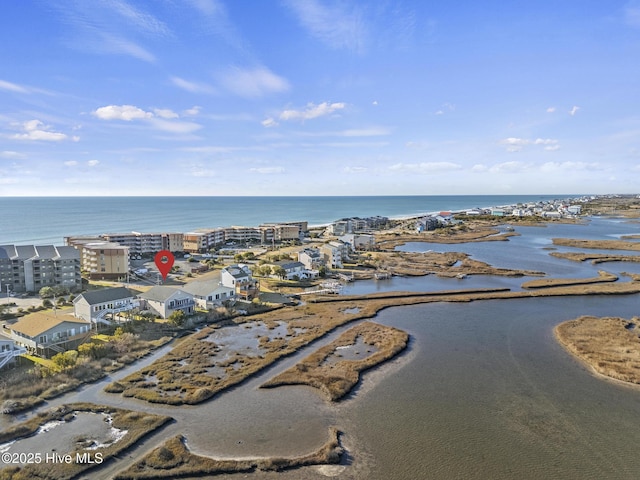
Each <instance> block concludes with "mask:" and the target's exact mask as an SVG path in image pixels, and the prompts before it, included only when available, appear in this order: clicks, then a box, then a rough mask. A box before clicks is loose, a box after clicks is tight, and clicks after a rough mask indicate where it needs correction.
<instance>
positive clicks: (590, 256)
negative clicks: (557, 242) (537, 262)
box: [549, 252, 640, 265]
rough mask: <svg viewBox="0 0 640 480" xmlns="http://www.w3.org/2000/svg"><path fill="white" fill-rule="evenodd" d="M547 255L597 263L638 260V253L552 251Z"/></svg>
mask: <svg viewBox="0 0 640 480" xmlns="http://www.w3.org/2000/svg"><path fill="white" fill-rule="evenodd" d="M549 255H551V256H552V257H556V258H564V259H565V260H571V261H573V262H586V261H588V260H591V263H592V264H594V265H597V264H598V263H605V262H640V255H607V254H604V253H574V252H552V253H550V254H549Z"/></svg>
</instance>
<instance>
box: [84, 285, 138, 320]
mask: <svg viewBox="0 0 640 480" xmlns="http://www.w3.org/2000/svg"><path fill="white" fill-rule="evenodd" d="M139 306H140V302H139V301H138V299H137V298H136V296H135V295H134V294H133V293H132V292H131V291H130V290H129V289H127V288H124V287H115V288H104V289H102V290H93V291H89V292H84V293H82V294H80V295H78V296H77V297H76V298H74V299H73V313H74V315H75V316H76V317H77V318H81V319H83V320H85V321H87V322H92V323H97V322H102V323H110V321H114V320H116V317H117V316H118V315H122V314H123V313H126V312H129V311H131V310H133V309H135V308H138V307H139Z"/></svg>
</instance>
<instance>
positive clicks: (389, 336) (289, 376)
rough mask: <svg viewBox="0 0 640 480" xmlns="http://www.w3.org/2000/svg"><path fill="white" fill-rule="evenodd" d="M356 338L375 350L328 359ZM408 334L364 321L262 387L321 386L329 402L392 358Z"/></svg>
mask: <svg viewBox="0 0 640 480" xmlns="http://www.w3.org/2000/svg"><path fill="white" fill-rule="evenodd" d="M358 338H361V339H362V340H363V341H364V343H366V344H368V345H371V346H372V347H375V348H376V351H375V353H373V354H371V355H369V356H368V357H365V358H362V359H359V360H339V361H337V362H335V363H331V362H328V361H327V360H328V359H329V358H330V357H331V356H332V355H336V353H337V348H338V347H345V346H350V345H354V344H355V343H356V341H357V340H358ZM408 340H409V335H408V334H407V333H406V332H403V331H402V330H399V329H397V328H393V327H387V326H384V325H379V324H377V323H373V322H364V323H361V324H359V325H356V326H355V327H353V328H351V329H349V330H347V331H346V332H344V333H343V334H342V335H340V337H338V338H337V339H336V340H334V341H333V342H331V343H329V344H328V345H325V346H324V347H322V348H319V349H318V350H316V351H315V352H314V353H312V354H311V355H309V356H308V357H307V358H305V359H304V360H302V361H300V362H298V363H297V364H296V365H294V366H293V367H291V368H290V369H288V370H286V371H284V372H282V373H281V374H280V375H277V376H276V377H274V378H272V379H271V380H269V381H268V382H266V383H264V384H263V385H262V386H261V387H263V388H273V387H279V386H282V385H309V386H312V387H315V388H318V389H320V390H321V391H322V392H324V393H325V394H326V395H327V396H328V397H329V399H330V400H331V401H336V400H339V399H340V398H342V397H344V396H345V395H346V394H347V393H349V392H350V391H351V389H352V388H353V387H354V386H355V385H356V384H357V383H358V381H359V380H360V373H361V372H363V371H365V370H367V369H370V368H373V367H375V366H376V365H379V364H380V363H382V362H385V361H387V360H389V359H390V358H393V357H394V356H395V355H397V354H398V353H400V352H401V351H402V350H404V349H405V348H406V347H407V342H408Z"/></svg>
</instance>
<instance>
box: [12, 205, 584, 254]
mask: <svg viewBox="0 0 640 480" xmlns="http://www.w3.org/2000/svg"><path fill="white" fill-rule="evenodd" d="M569 197H572V196H571V195H560V194H559V195H452V196H378V197H0V212H1V213H0V245H4V244H16V245H22V244H38V245H42V244H54V245H62V243H63V238H64V237H65V236H70V235H97V234H101V233H118V232H131V231H138V232H158V231H173V232H188V231H192V230H195V229H197V228H210V227H225V226H231V225H243V226H257V225H259V224H261V223H267V222H286V221H307V222H309V225H323V224H328V223H331V222H332V221H334V220H338V219H340V218H344V217H354V216H358V217H369V216H375V215H381V216H386V217H403V216H414V215H419V214H422V213H428V212H438V211H441V210H454V211H455V210H463V209H467V208H475V207H490V206H498V205H511V204H515V203H518V202H528V201H540V200H553V199H564V198H569Z"/></svg>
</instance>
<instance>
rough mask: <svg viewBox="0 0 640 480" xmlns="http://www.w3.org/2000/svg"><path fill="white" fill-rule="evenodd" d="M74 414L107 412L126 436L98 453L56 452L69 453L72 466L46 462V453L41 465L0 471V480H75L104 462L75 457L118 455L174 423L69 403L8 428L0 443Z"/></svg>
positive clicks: (84, 450) (80, 449) (82, 450)
mask: <svg viewBox="0 0 640 480" xmlns="http://www.w3.org/2000/svg"><path fill="white" fill-rule="evenodd" d="M75 412H91V413H104V414H108V415H109V416H111V419H112V426H113V427H114V428H117V429H120V430H126V431H127V433H126V435H125V436H124V437H123V438H122V439H120V440H119V441H118V442H115V443H112V444H111V445H109V446H105V447H104V448H100V449H98V450H89V449H87V448H83V447H82V446H78V447H77V448H76V449H75V450H74V451H72V452H57V453H58V454H60V455H66V454H70V455H71V458H72V462H71V463H66V462H55V463H54V462H45V461H44V454H43V459H42V462H41V463H39V464H30V465H26V466H24V467H11V468H6V469H4V470H0V478H2V479H3V480H5V479H6V480H27V479H29V480H31V479H43V480H63V479H70V478H76V477H77V476H78V475H80V474H81V473H83V472H85V471H87V470H89V469H93V468H97V467H99V466H100V465H101V464H102V463H104V462H101V463H76V459H77V457H76V454H78V455H80V456H82V455H85V454H86V455H87V458H91V459H94V458H96V453H100V454H101V456H102V458H103V460H104V461H106V460H107V459H109V458H111V457H113V456H115V455H118V454H119V453H121V452H123V451H125V450H126V449H127V448H129V447H131V446H132V445H134V444H136V443H137V442H138V441H140V440H141V439H142V438H143V437H145V436H146V435H148V434H150V433H151V432H153V431H154V430H156V429H158V428H160V427H161V426H163V425H165V424H166V423H168V422H170V421H172V420H173V419H172V418H171V417H166V416H162V415H155V414H151V413H143V412H135V411H132V410H125V409H121V408H115V407H110V406H105V405H95V404H92V403H70V404H67V405H63V406H61V407H57V408H54V409H51V410H48V411H45V412H41V413H39V414H38V415H37V416H35V417H33V418H31V419H29V420H27V421H25V422H22V423H20V424H18V425H14V426H12V427H10V428H9V429H7V430H5V431H3V432H0V443H6V442H11V441H13V440H19V439H21V438H25V437H28V436H31V435H34V434H35V433H36V432H37V430H38V428H39V427H40V426H42V425H44V424H45V423H47V422H51V421H72V419H73V416H74V414H75Z"/></svg>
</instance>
